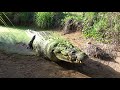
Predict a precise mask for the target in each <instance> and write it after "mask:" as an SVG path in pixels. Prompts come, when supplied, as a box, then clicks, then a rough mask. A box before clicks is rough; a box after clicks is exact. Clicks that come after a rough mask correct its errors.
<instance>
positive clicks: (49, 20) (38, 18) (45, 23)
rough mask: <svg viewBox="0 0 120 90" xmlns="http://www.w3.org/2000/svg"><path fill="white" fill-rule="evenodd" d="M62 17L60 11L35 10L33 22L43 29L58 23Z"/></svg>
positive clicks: (55, 25)
mask: <svg viewBox="0 0 120 90" xmlns="http://www.w3.org/2000/svg"><path fill="white" fill-rule="evenodd" d="M62 17H63V13H62V12H61V13H60V12H36V13H35V23H36V24H37V26H38V27H40V28H43V29H48V28H54V27H57V26H59V25H60V20H61V18H62Z"/></svg>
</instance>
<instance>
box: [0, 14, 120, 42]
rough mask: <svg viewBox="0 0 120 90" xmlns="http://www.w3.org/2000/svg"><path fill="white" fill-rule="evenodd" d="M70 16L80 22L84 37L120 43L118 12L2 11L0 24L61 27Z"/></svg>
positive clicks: (48, 27) (119, 16) (44, 27)
mask: <svg viewBox="0 0 120 90" xmlns="http://www.w3.org/2000/svg"><path fill="white" fill-rule="evenodd" d="M7 17H8V18H7ZM71 18H73V19H74V20H76V21H80V22H82V25H83V29H82V33H83V34H84V36H85V37H86V38H94V39H96V40H97V41H100V42H104V43H110V42H112V43H118V44H119V43H120V40H119V32H120V25H119V20H120V13H119V12H4V13H0V21H1V22H0V24H1V25H5V26H8V25H9V26H17V25H18V26H35V27H38V28H42V29H50V28H58V27H60V26H62V27H63V26H64V24H65V22H66V21H67V20H69V19H71Z"/></svg>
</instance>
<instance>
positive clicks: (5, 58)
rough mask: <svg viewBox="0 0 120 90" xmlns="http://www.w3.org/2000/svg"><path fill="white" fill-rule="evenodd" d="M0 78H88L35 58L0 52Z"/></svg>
mask: <svg viewBox="0 0 120 90" xmlns="http://www.w3.org/2000/svg"><path fill="white" fill-rule="evenodd" d="M0 78H88V76H86V75H84V74H82V73H80V72H78V71H75V70H73V69H71V70H68V69H65V68H63V67H61V66H59V65H58V64H57V63H54V62H51V61H49V60H45V59H43V58H41V57H36V56H20V55H17V54H12V55H10V54H5V53H2V52H0Z"/></svg>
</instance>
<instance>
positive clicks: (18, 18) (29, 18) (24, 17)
mask: <svg viewBox="0 0 120 90" xmlns="http://www.w3.org/2000/svg"><path fill="white" fill-rule="evenodd" d="M4 14H5V15H3V14H2V15H1V17H2V18H3V20H4V21H5V22H6V23H7V24H8V25H11V23H13V25H23V26H28V25H30V24H32V23H33V17H34V12H4ZM6 17H8V18H9V19H8V18H6Z"/></svg>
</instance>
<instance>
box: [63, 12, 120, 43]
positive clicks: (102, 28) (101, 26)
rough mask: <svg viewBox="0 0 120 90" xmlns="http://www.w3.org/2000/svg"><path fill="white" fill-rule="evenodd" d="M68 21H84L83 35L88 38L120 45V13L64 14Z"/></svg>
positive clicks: (64, 20)
mask: <svg viewBox="0 0 120 90" xmlns="http://www.w3.org/2000/svg"><path fill="white" fill-rule="evenodd" d="M64 14H65V18H64V19H63V20H62V25H63V24H64V22H66V20H68V19H71V18H73V19H74V20H77V21H82V25H83V30H82V33H83V34H84V35H85V37H87V38H94V39H96V40H98V41H100V42H104V43H114V44H115V43H117V44H120V39H119V37H120V35H119V33H120V25H119V22H120V13H119V12H64Z"/></svg>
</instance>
